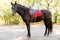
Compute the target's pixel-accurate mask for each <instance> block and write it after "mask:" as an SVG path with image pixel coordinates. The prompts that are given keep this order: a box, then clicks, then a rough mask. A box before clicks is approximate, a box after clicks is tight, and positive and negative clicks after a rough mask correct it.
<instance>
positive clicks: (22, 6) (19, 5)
mask: <svg viewBox="0 0 60 40" xmlns="http://www.w3.org/2000/svg"><path fill="white" fill-rule="evenodd" d="M17 5H18V7H21V8H23V9H25V10H26V9H28V8H27V7H26V6H24V5H21V4H17Z"/></svg>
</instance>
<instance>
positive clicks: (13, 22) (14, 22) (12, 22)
mask: <svg viewBox="0 0 60 40" xmlns="http://www.w3.org/2000/svg"><path fill="white" fill-rule="evenodd" d="M9 24H15V25H18V24H19V20H14V21H10V22H9Z"/></svg>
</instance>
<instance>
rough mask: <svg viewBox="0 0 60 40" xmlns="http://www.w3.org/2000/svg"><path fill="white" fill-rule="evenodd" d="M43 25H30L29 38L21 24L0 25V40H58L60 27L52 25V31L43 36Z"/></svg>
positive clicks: (59, 38) (59, 39)
mask: <svg viewBox="0 0 60 40" xmlns="http://www.w3.org/2000/svg"><path fill="white" fill-rule="evenodd" d="M44 31H45V27H44V26H41V27H36V25H35V26H34V27H31V38H28V37H26V35H27V29H26V27H23V26H16V25H15V26H13V25H12V26H4V27H2V26H0V40H60V27H59V26H58V25H55V26H54V29H53V33H52V34H50V35H49V36H43V34H44Z"/></svg>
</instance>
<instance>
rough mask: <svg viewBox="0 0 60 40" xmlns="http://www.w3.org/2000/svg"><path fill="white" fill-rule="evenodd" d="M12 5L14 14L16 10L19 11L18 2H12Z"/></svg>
mask: <svg viewBox="0 0 60 40" xmlns="http://www.w3.org/2000/svg"><path fill="white" fill-rule="evenodd" d="M11 5H12V15H14V14H15V13H16V11H17V3H16V2H15V4H13V3H12V2H11Z"/></svg>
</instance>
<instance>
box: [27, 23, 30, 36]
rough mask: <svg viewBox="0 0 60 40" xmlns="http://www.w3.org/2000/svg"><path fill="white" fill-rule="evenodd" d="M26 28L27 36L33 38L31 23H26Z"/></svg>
mask: <svg viewBox="0 0 60 40" xmlns="http://www.w3.org/2000/svg"><path fill="white" fill-rule="evenodd" d="M26 26H27V31H28V34H27V36H28V37H30V36H31V35H30V23H29V22H27V23H26Z"/></svg>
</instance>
